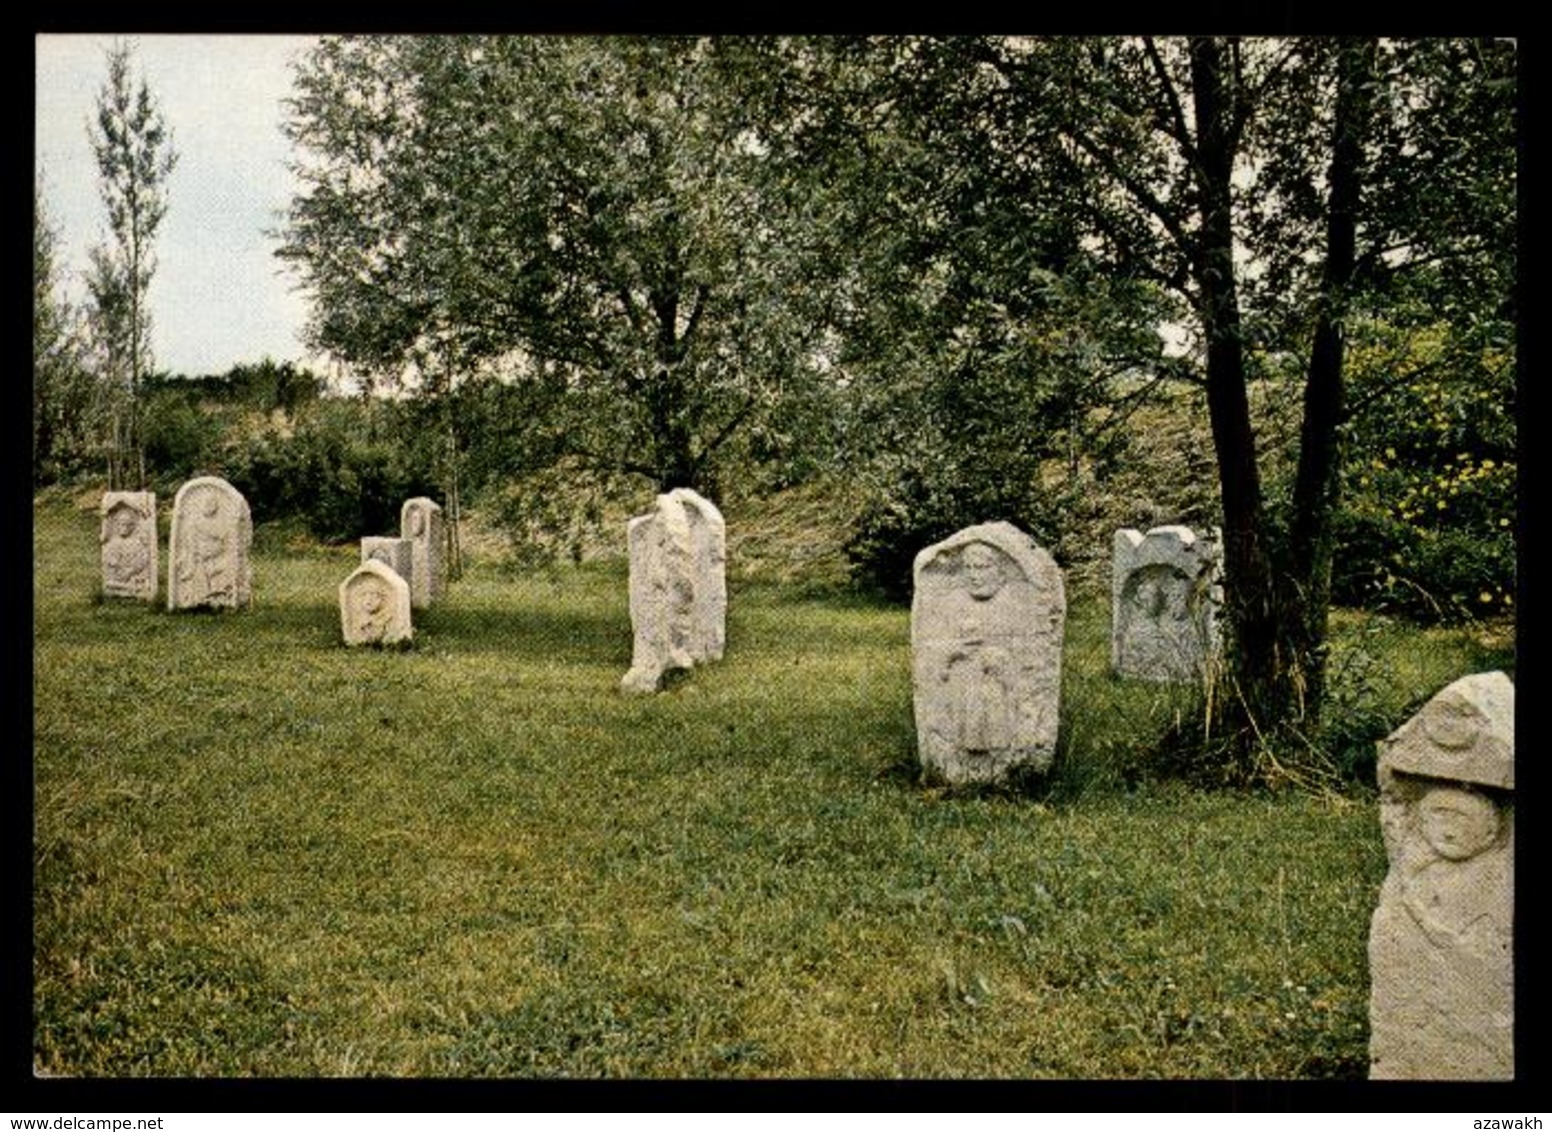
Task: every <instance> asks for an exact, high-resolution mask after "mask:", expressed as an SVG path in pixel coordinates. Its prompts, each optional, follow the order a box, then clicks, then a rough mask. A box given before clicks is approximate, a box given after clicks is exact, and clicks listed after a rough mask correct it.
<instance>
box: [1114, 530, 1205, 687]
mask: <svg viewBox="0 0 1552 1132" xmlns="http://www.w3.org/2000/svg"><path fill="white" fill-rule="evenodd" d="M1114 550H1115V554H1114V558H1113V570H1112V587H1111V603H1110V609H1111V619H1110V664H1111V667H1112V668H1113V669H1114V670H1115V673H1116V674H1117V675H1118V676H1129V677H1133V678H1136V679H1139V680H1155V681H1190V680H1196V679H1199V678H1200V677H1201V676H1202V674H1203V671H1204V670H1205V668H1206V666H1207V664H1208V662H1209V661H1210V660H1211V659H1212V658H1213V657H1216V656H1217V654H1218V610H1219V608H1220V607H1221V606H1222V604H1223V586H1222V583H1221V578H1222V572H1223V547H1222V543H1221V542H1220V541H1219V540H1218V538H1217V537H1215V535H1209V536H1207V537H1202V536H1199V535H1197V534H1196V533H1195V532H1194V531H1192V530H1191V528H1189V527H1180V526H1171V527H1154V528H1153V529H1152V530H1151V531H1149V532H1148V533H1147V534H1146V535H1144V534H1142V533H1141V532H1139V531H1134V530H1130V529H1127V530H1119V531H1117V532H1116V533H1115V542H1114Z"/></svg>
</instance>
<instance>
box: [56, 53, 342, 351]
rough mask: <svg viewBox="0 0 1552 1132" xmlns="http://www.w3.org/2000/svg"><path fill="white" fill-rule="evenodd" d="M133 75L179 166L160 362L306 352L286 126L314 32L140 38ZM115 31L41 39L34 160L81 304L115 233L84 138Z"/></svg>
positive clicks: (161, 241) (162, 244) (154, 298)
mask: <svg viewBox="0 0 1552 1132" xmlns="http://www.w3.org/2000/svg"><path fill="white" fill-rule="evenodd" d="M125 38H127V40H128V41H129V42H130V43H131V44H132V45H133V46H134V48H135V51H134V63H133V66H132V70H131V76H132V81H133V82H134V83H135V84H136V85H138V83H139V79H140V77H141V75H142V74H143V75H144V78H145V80H146V84H147V85H148V86H149V87H150V89H151V93H152V95H153V96H154V97H155V98H156V99H157V101H158V103H159V105H160V107H161V111H162V116H163V118H164V119H165V121H166V122H167V125H168V126H169V127H170V128H171V131H172V140H173V146H174V148H176V149H177V150H178V153H179V157H178V165H177V167H176V168H175V169H174V170H173V173H172V176H171V178H169V181H168V187H167V194H168V202H167V215H166V217H165V218H164V219H163V220H162V225H161V228H160V229H159V230H158V232H157V235H156V243H155V251H156V256H157V270H156V276H155V278H154V279H153V280H152V283H151V292H150V300H151V315H152V328H151V344H152V349H153V352H154V354H155V359H154V361H155V365H156V367H157V368H158V369H166V370H169V371H171V372H173V373H182V374H185V375H188V376H197V375H200V374H210V373H224V372H226V371H227V370H228V369H230V368H231V367H232V366H233V365H235V364H237V363H239V362H257V361H259V360H261V359H262V358H264V357H266V356H268V357H270V358H273V359H275V360H276V361H300V362H304V363H306V364H310V365H313V366H315V367H316V368H320V369H321V368H322V366H321V363H320V361H319V360H318V359H313V358H309V357H308V356H307V353H306V349H305V347H304V346H303V345H302V343H301V341H300V339H299V337H298V335H299V332H300V330H301V327H302V323H303V321H304V319H305V318H306V313H307V311H306V304H305V301H304V299H303V296H302V295H301V294H300V292H298V291H296V290H295V289H294V288H295V279H294V277H293V276H291V275H290V274H289V273H288V272H287V271H286V270H285V267H284V264H282V262H281V261H280V260H278V259H277V258H275V254H274V250H275V246H276V243H277V241H276V240H275V239H274V238H273V237H271V236H268V235H265V232H266V230H272V229H275V228H277V227H279V224H280V218H279V213H280V212H281V210H283V209H284V208H285V206H286V204H287V203H288V202H289V200H290V199H291V196H292V192H293V187H294V182H293V178H292V177H291V175H290V173H289V172H287V170H286V167H285V162H286V160H287V157H288V151H289V145H288V143H287V142H286V139H285V138H284V136H283V135H282V134H281V132H280V123H281V116H282V107H281V104H280V103H281V99H283V98H285V97H286V96H287V95H289V93H290V89H291V71H290V67H289V63H290V61H291V60H292V59H293V58H295V57H296V56H297V55H299V54H300V53H301V52H302V51H304V50H306V49H307V47H308V46H309V45H310V44H311V43H312V42H313V37H311V36H270V35H133V36H128V37H125ZM114 40H115V37H114V36H112V35H39V36H37V37H36V39H35V45H36V70H37V122H36V131H37V133H36V145H35V149H34V158H35V163H36V168H37V170H38V171H39V172H40V173H41V175H42V180H43V192H44V200H45V207H46V209H47V211H48V214H49V219H50V220H51V221H52V223H53V225H54V228H55V230H56V232H57V233H58V234H59V236H60V243H61V256H60V259H61V269H62V270H61V275H62V277H63V282H64V284H65V287H66V292H67V295H68V297H69V298H70V299H71V301H72V302H77V303H79V302H81V301H82V300H83V299H84V296H85V286H84V284H83V283H82V282H81V278H82V274H83V272H84V271H85V268H86V264H87V249H88V248H90V247H91V246H92V245H93V244H94V243H98V242H103V241H106V240H107V238H108V232H107V214H106V211H105V210H104V208H103V205H102V202H101V200H100V198H99V197H98V194H97V168H96V164H95V161H94V160H93V158H92V150H91V145H90V143H89V142H88V140H87V133H86V124H87V121H88V119H90V118H91V117H92V115H93V111H94V107H95V105H96V97H97V92H98V90H99V89H100V88H101V86H102V84H103V81H104V79H105V78H106V77H107V62H106V50H107V48H108V47H110V46H111V45H112V44H113V42H114Z"/></svg>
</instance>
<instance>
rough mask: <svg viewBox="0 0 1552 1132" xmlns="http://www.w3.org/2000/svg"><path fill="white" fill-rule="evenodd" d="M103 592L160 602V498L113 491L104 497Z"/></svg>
mask: <svg viewBox="0 0 1552 1132" xmlns="http://www.w3.org/2000/svg"><path fill="white" fill-rule="evenodd" d="M100 513H101V515H102V535H101V541H102V592H103V595H104V596H105V597H128V598H135V599H137V600H140V601H155V600H156V584H157V558H158V555H159V549H158V547H157V544H156V496H155V495H154V494H153V493H151V492H149V491H110V492H106V493H105V494H104V495H103V497H102V506H101V508H100Z"/></svg>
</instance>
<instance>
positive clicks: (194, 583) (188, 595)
mask: <svg viewBox="0 0 1552 1132" xmlns="http://www.w3.org/2000/svg"><path fill="white" fill-rule="evenodd" d="M252 547H253V519H252V517H251V516H250V514H249V512H248V501H247V500H246V499H244V498H243V497H242V495H241V493H239V492H238V490H237V489H236V488H234V487H233V486H232V485H231V484H229V483H227V482H226V481H225V480H224V479H221V478H219V477H218V476H201V477H199V478H197V479H192V480H189V481H188V483H186V484H184V485H183V486H182V487H181V488H179V489H178V494H177V496H176V498H174V500H173V508H172V535H171V537H170V539H169V545H168V564H167V608H168V609H169V610H173V609H194V608H198V607H201V606H209V607H212V608H216V609H236V608H239V607H241V606H246V605H248V604H250V603H251V602H252V601H253V567H252V564H251V563H250V562H249V554H250V552H251V550H252Z"/></svg>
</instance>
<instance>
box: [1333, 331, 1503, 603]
mask: <svg viewBox="0 0 1552 1132" xmlns="http://www.w3.org/2000/svg"><path fill="white" fill-rule="evenodd" d="M1484 329H1489V330H1490V329H1491V328H1490V327H1489V328H1484ZM1385 337H1387V338H1389V339H1390V341H1386V340H1385V339H1384V338H1381V339H1380V340H1379V341H1377V342H1376V344H1375V345H1374V346H1373V347H1371V348H1370V349H1368V350H1367V351H1362V352H1359V354H1358V356H1357V357H1356V358H1355V359H1354V365H1353V370H1354V373H1353V379H1354V380H1353V385H1354V392H1355V396H1357V397H1359V398H1363V399H1364V403H1363V406H1362V411H1361V412H1359V413H1357V414H1355V416H1354V418H1353V421H1352V424H1351V427H1350V431H1349V437H1348V443H1349V449H1350V458H1349V461H1348V464H1347V470H1346V476H1345V480H1344V484H1343V497H1344V506H1343V508H1342V510H1341V511H1340V513H1339V515H1338V519H1337V530H1338V537H1339V539H1340V541H1341V545H1342V550H1341V553H1340V554H1339V555H1338V558H1337V561H1336V564H1335V569H1334V571H1333V578H1332V594H1333V598H1334V599H1335V600H1337V601H1342V602H1346V603H1348V604H1353V605H1362V606H1365V607H1367V608H1383V609H1387V610H1393V611H1396V612H1400V613H1405V614H1407V615H1409V616H1412V617H1415V618H1419V619H1421V620H1424V621H1458V620H1461V619H1466V618H1471V617H1482V616H1492V615H1497V614H1501V613H1504V612H1506V611H1509V610H1511V609H1512V606H1513V602H1514V589H1515V561H1516V553H1515V534H1516V532H1515V526H1514V520H1515V496H1516V486H1517V470H1518V465H1517V462H1516V437H1515V430H1516V424H1515V422H1516V414H1515V403H1516V396H1515V388H1514V366H1513V352H1512V348H1511V347H1508V346H1507V345H1506V344H1505V343H1503V342H1502V341H1501V340H1500V341H1499V342H1498V343H1496V344H1494V343H1492V342H1491V339H1489V341H1488V342H1485V343H1484V341H1483V336H1482V335H1473V336H1466V335H1462V334H1460V333H1458V332H1456V331H1453V330H1452V329H1451V328H1449V327H1447V326H1442V325H1441V326H1434V327H1425V328H1423V329H1422V330H1421V331H1418V332H1413V333H1411V334H1405V335H1403V334H1397V333H1396V332H1395V331H1394V330H1392V331H1391V333H1390V334H1389V335H1387V336H1385ZM1398 338H1399V339H1400V343H1399V345H1398V344H1397V342H1396V339H1398ZM1398 372H1399V373H1400V374H1401V375H1403V376H1406V375H1409V374H1416V375H1417V376H1415V377H1411V378H1410V379H1408V380H1402V381H1399V382H1398V381H1397V380H1396V375H1397V374H1398Z"/></svg>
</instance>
